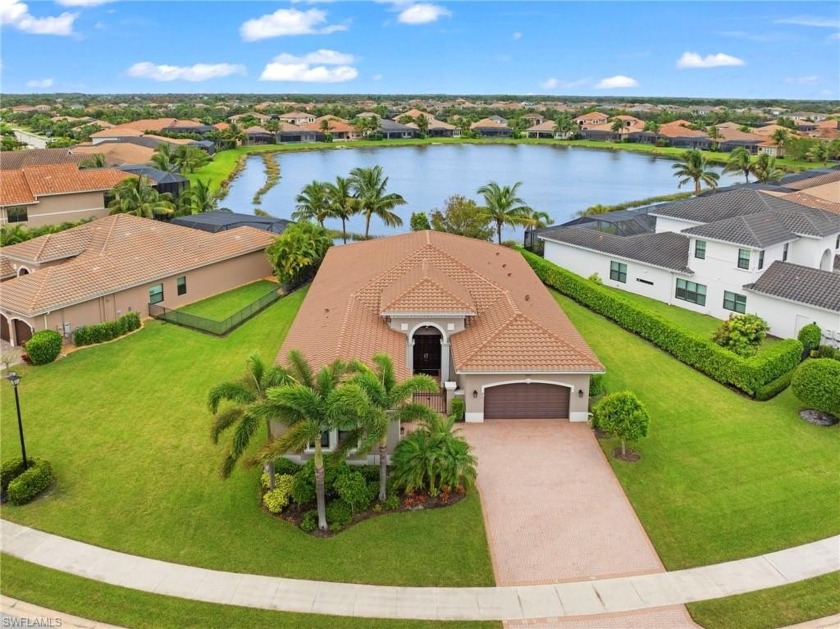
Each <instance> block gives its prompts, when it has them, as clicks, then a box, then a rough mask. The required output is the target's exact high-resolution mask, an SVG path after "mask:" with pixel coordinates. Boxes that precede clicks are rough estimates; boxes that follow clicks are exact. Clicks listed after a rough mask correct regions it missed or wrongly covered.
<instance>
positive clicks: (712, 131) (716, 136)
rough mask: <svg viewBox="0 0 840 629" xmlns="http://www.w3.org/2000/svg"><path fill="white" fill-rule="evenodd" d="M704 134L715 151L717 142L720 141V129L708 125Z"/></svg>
mask: <svg viewBox="0 0 840 629" xmlns="http://www.w3.org/2000/svg"><path fill="white" fill-rule="evenodd" d="M706 134H707V135H708V136H709V139H710V140H711V141H712V147H711V148H712V150H713V151H716V150H717V149H718V140H720V129H718V128H717V127H716V126H715V125H710V126H709V128H708V129H706Z"/></svg>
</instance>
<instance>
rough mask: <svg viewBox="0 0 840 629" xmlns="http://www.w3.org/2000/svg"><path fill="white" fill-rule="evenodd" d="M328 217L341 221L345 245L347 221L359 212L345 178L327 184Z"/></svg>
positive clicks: (350, 187) (347, 180)
mask: <svg viewBox="0 0 840 629" xmlns="http://www.w3.org/2000/svg"><path fill="white" fill-rule="evenodd" d="M327 198H328V199H329V203H330V215H331V216H332V217H334V218H340V219H341V238H342V240H343V241H344V244H345V245H346V244H347V221H348V219H349V218H350V217H351V216H353V215H354V214H356V213H357V212H358V211H359V203H358V199H356V198H355V197H354V196H353V186H352V184H351V183H350V180H349V179H348V178H347V177H336V178H335V183H328V184H327Z"/></svg>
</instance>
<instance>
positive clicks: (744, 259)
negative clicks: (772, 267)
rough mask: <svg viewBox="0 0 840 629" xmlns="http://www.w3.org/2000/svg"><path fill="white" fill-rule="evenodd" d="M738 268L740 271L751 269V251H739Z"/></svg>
mask: <svg viewBox="0 0 840 629" xmlns="http://www.w3.org/2000/svg"><path fill="white" fill-rule="evenodd" d="M738 268H739V269H749V268H750V250H749V249H738Z"/></svg>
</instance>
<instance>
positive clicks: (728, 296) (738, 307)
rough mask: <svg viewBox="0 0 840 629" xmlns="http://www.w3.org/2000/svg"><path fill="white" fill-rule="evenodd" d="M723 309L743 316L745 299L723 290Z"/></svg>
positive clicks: (745, 307) (742, 296) (745, 306)
mask: <svg viewBox="0 0 840 629" xmlns="http://www.w3.org/2000/svg"><path fill="white" fill-rule="evenodd" d="M723 307H724V309H725V310H731V311H732V312H738V313H740V314H744V313H745V312H746V311H747V297H746V295H739V294H738V293H731V292H729V291H728V290H725V291H723Z"/></svg>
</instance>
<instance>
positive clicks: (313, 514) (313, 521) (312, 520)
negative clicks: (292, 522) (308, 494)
mask: <svg viewBox="0 0 840 629" xmlns="http://www.w3.org/2000/svg"><path fill="white" fill-rule="evenodd" d="M300 528H301V529H302V530H304V531H306V532H307V533H311V532H312V531H314V530H315V529H317V528H318V512H317V511H316V510H315V509H312V511H307V512H306V513H304V514H303V519H302V520H301V521H300Z"/></svg>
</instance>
